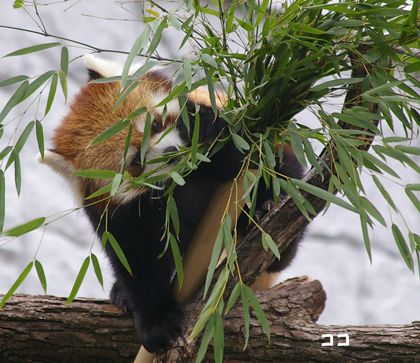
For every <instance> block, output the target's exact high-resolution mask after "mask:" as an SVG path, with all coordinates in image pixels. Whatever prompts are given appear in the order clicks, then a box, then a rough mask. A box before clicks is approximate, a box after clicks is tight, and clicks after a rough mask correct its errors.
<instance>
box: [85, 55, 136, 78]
mask: <svg viewBox="0 0 420 363" xmlns="http://www.w3.org/2000/svg"><path fill="white" fill-rule="evenodd" d="M83 60H84V62H85V65H86V67H87V68H88V69H91V70H92V71H95V72H97V73H99V74H100V75H101V76H102V77H104V78H108V77H117V76H121V75H122V71H123V69H124V67H123V66H122V65H121V64H119V63H116V62H113V61H110V60H108V59H102V58H98V57H95V56H94V55H92V54H86V55H85V56H84V57H83ZM141 66H142V63H135V64H132V66H131V67H130V71H129V72H128V74H129V75H132V74H133V73H134V72H135V71H137V70H138V69H139V68H140V67H141Z"/></svg>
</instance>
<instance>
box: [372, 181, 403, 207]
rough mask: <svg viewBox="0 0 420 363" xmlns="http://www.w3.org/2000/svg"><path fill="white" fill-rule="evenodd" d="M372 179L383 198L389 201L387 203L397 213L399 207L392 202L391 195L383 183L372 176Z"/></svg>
mask: <svg viewBox="0 0 420 363" xmlns="http://www.w3.org/2000/svg"><path fill="white" fill-rule="evenodd" d="M372 179H373V181H374V182H375V184H376V187H377V188H378V189H379V191H380V192H381V194H382V196H383V197H384V198H385V200H386V201H387V203H388V204H389V205H390V206H391V208H392V209H394V210H395V211H397V207H396V206H395V203H394V201H393V200H392V198H391V196H390V194H389V193H388V192H387V191H386V189H385V188H384V186H383V185H382V184H381V182H380V181H379V179H378V178H377V177H376V176H375V175H372Z"/></svg>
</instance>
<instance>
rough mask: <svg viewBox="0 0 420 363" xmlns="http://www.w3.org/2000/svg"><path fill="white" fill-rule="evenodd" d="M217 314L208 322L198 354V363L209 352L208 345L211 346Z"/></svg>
mask: <svg viewBox="0 0 420 363" xmlns="http://www.w3.org/2000/svg"><path fill="white" fill-rule="evenodd" d="M215 320H216V319H215V316H214V315H212V316H211V317H210V319H209V321H208V323H207V328H206V332H205V333H204V337H203V340H202V341H201V345H200V350H199V351H198V354H197V360H196V363H200V362H201V361H202V360H203V358H204V356H205V355H206V352H207V347H208V346H209V343H210V341H211V339H212V338H213V335H214V322H215Z"/></svg>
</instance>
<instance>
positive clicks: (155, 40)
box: [146, 16, 168, 54]
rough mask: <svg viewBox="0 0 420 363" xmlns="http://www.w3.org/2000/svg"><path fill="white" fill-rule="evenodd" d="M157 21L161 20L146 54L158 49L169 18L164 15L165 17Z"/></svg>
mask: <svg viewBox="0 0 420 363" xmlns="http://www.w3.org/2000/svg"><path fill="white" fill-rule="evenodd" d="M156 21H157V22H159V26H158V27H157V29H156V31H155V34H154V35H153V39H152V41H151V42H150V46H149V49H148V51H147V53H146V54H152V53H153V52H154V51H155V50H156V48H157V46H158V45H159V43H160V39H161V38H162V33H163V29H165V27H166V23H167V21H168V18H167V17H166V16H164V17H163V18H161V19H159V20H156Z"/></svg>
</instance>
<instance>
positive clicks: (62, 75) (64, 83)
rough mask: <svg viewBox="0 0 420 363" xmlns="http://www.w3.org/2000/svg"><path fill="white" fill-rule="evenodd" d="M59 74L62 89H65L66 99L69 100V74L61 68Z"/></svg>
mask: <svg viewBox="0 0 420 363" xmlns="http://www.w3.org/2000/svg"><path fill="white" fill-rule="evenodd" d="M58 76H59V78H60V84H61V89H62V90H63V95H64V99H65V101H66V102H67V97H68V88H67V75H66V74H65V73H64V72H63V71H62V70H61V69H60V70H59V71H58Z"/></svg>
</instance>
